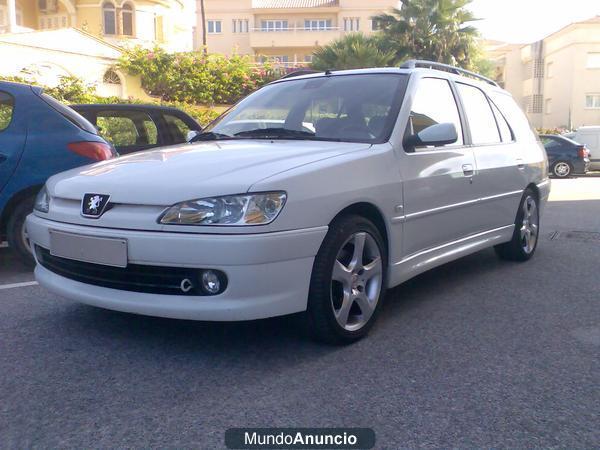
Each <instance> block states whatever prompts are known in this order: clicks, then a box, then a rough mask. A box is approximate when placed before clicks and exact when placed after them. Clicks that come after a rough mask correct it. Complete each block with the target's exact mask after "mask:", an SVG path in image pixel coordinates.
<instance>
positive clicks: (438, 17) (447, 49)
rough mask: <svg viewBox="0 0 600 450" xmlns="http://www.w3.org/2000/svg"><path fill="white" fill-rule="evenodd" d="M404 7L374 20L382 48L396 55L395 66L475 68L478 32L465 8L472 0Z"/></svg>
mask: <svg viewBox="0 0 600 450" xmlns="http://www.w3.org/2000/svg"><path fill="white" fill-rule="evenodd" d="M400 1H401V2H402V7H401V8H400V9H398V8H394V9H393V10H392V11H391V13H384V14H380V15H377V16H375V17H373V20H375V22H376V23H377V24H378V25H379V27H380V29H381V32H380V34H379V42H380V47H382V48H383V49H385V50H388V51H393V52H394V54H395V60H396V62H400V61H402V60H404V59H407V58H415V59H427V60H431V61H437V62H441V63H446V64H452V65H458V66H461V67H464V68H467V69H472V68H473V57H474V54H475V52H476V48H477V44H476V38H477V36H478V32H477V29H476V28H475V27H473V26H470V25H468V23H469V22H472V21H474V20H477V19H475V17H474V16H473V14H472V13H471V11H469V10H468V9H466V8H465V7H466V6H467V5H468V4H469V3H471V0H400Z"/></svg>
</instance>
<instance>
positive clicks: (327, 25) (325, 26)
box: [304, 19, 332, 31]
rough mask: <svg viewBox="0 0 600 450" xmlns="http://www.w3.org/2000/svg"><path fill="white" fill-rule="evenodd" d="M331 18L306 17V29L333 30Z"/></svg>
mask: <svg viewBox="0 0 600 450" xmlns="http://www.w3.org/2000/svg"><path fill="white" fill-rule="evenodd" d="M331 28H332V27H331V20H330V19H306V20H305V21H304V29H305V30H310V31H323V30H331Z"/></svg>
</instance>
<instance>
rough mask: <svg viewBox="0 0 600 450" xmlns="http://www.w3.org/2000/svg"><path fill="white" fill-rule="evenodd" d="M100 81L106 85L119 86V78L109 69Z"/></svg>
mask: <svg viewBox="0 0 600 450" xmlns="http://www.w3.org/2000/svg"><path fill="white" fill-rule="evenodd" d="M102 81H103V82H104V83H106V84H121V78H120V77H119V75H118V74H117V72H115V71H114V70H112V69H109V70H107V71H106V72H105V73H104V77H102Z"/></svg>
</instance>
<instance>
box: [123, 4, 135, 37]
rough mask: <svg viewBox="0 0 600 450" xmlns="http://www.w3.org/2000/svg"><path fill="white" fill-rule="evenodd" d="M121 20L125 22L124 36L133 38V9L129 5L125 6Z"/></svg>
mask: <svg viewBox="0 0 600 450" xmlns="http://www.w3.org/2000/svg"><path fill="white" fill-rule="evenodd" d="M121 20H122V22H123V34H124V35H125V36H133V7H132V6H131V5H130V4H129V3H125V4H124V5H123V8H122V10H121Z"/></svg>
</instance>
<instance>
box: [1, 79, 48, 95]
mask: <svg viewBox="0 0 600 450" xmlns="http://www.w3.org/2000/svg"><path fill="white" fill-rule="evenodd" d="M0 88H2V89H6V90H17V91H33V92H35V93H36V94H38V95H39V94H41V93H42V90H43V89H42V88H41V87H39V86H33V85H31V84H26V83H17V82H15V81H2V80H0Z"/></svg>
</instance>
